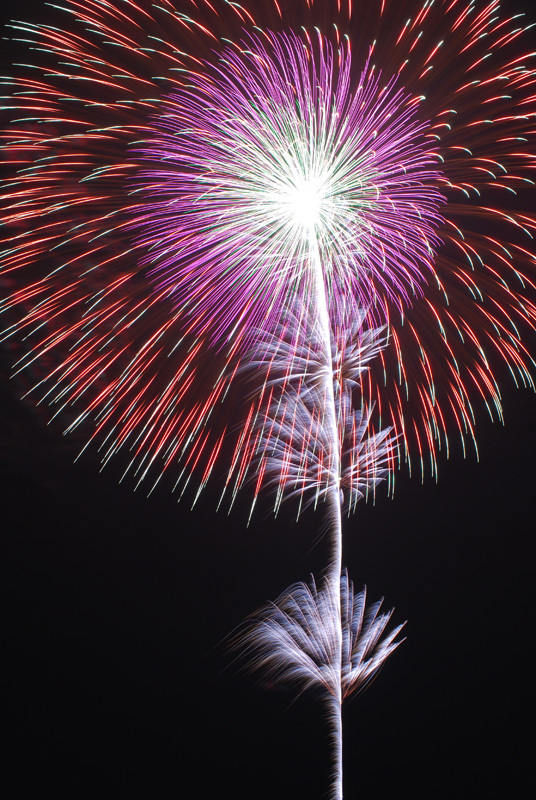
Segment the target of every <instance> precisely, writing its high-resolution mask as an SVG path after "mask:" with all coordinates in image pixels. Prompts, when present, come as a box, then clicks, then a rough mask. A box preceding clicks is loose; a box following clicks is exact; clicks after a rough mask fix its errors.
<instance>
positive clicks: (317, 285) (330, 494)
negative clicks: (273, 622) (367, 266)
mask: <svg viewBox="0 0 536 800" xmlns="http://www.w3.org/2000/svg"><path fill="white" fill-rule="evenodd" d="M307 236H308V240H309V246H310V254H311V267H312V272H313V276H314V297H315V301H316V302H315V308H314V312H313V313H316V316H317V319H318V327H319V330H320V332H321V345H322V350H323V353H322V361H323V362H324V363H325V366H326V368H325V370H324V376H325V377H324V385H323V387H322V394H323V396H324V407H323V414H324V426H325V431H326V436H327V439H328V441H329V443H330V447H329V459H330V461H329V476H330V477H329V484H328V487H327V498H326V500H327V507H328V516H329V533H328V536H329V538H330V554H329V560H328V564H327V567H326V570H325V575H326V586H327V588H328V592H329V596H330V604H331V606H332V609H333V610H332V618H333V622H334V639H335V641H334V649H333V656H332V670H333V679H334V685H333V690H332V692H331V693H329V694H328V695H327V703H328V715H329V720H330V723H331V728H332V729H331V740H332V758H333V763H332V783H331V798H332V800H342V687H341V682H342V680H341V679H342V675H341V660H342V621H341V570H342V519H341V491H342V490H341V453H340V439H339V426H338V424H337V417H338V414H337V409H336V406H335V386H334V377H335V376H334V369H333V353H332V345H331V340H332V332H331V324H330V319H329V310H328V300H327V292H326V283H325V278H324V273H323V270H322V263H321V259H320V251H319V247H318V239H317V235H316V231H315V227H314V222H312V223H310V225H309V226H308V231H307Z"/></svg>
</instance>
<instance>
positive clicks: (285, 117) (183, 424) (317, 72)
mask: <svg viewBox="0 0 536 800" xmlns="http://www.w3.org/2000/svg"><path fill="white" fill-rule="evenodd" d="M333 5H334V6H335V4H333ZM325 10H326V6H325V4H322V3H320V2H313V0H308V1H307V2H304V3H303V4H300V3H298V4H295V3H294V4H293V5H292V13H291V14H290V13H289V14H287V13H286V12H285V9H284V8H282V7H281V4H280V3H279V2H276V0H274V2H273V3H270V4H267V6H266V7H265V8H263V9H262V10H261V11H259V12H257V11H255V12H253V11H252V10H250V9H249V4H243V5H240V4H237V3H232V4H229V3H227V2H224V0H221V2H214V3H209V2H205V3H199V2H193V0H192V2H189V3H187V4H186V8H184V7H183V5H181V8H180V9H179V8H175V6H174V5H173V4H172V3H170V2H164V3H163V4H160V5H158V6H152V5H149V4H147V5H145V4H143V5H141V6H137V5H135V4H133V3H131V2H119V0H118V1H117V3H116V4H112V5H107V4H100V3H85V4H83V5H82V6H80V5H79V4H77V3H72V4H71V3H69V4H68V6H67V13H68V14H70V15H71V17H72V20H73V19H74V20H75V21H77V22H81V23H82V29H79V28H77V29H76V32H71V28H70V27H69V25H66V29H65V30H64V31H62V30H58V28H57V27H47V26H40V27H35V26H31V25H23V24H18V25H16V26H15V28H16V29H18V30H21V31H22V38H28V37H29V38H30V39H32V40H35V42H36V43H37V46H38V49H39V50H42V51H44V53H45V55H44V58H45V60H47V59H48V62H49V64H50V66H48V67H47V69H46V75H45V74H43V75H42V76H41V77H40V76H39V75H38V77H34V75H33V74H32V73H31V72H30V73H29V75H28V77H22V78H20V79H19V80H18V82H17V84H16V90H15V92H14V93H13V98H14V100H13V101H12V102H13V107H14V109H15V110H14V113H13V118H14V121H13V123H12V125H11V127H10V128H9V130H8V131H7V132H6V134H5V136H4V141H5V153H6V155H7V158H8V159H9V160H10V161H11V163H12V165H13V167H14V169H13V180H12V183H11V184H10V185H8V187H7V188H6V190H5V191H4V195H3V202H4V210H3V212H2V213H3V219H4V220H5V223H6V225H7V226H8V227H7V230H8V231H9V232H10V237H9V239H10V240H9V241H8V244H7V246H6V249H5V251H4V254H3V264H4V274H5V275H7V276H13V278H12V279H13V280H14V282H15V283H16V288H15V291H14V292H12V293H11V294H10V296H9V298H8V300H7V302H6V304H5V314H6V316H9V315H11V316H13V319H14V323H13V326H12V327H10V328H9V329H8V334H7V335H14V336H16V337H17V338H19V339H21V338H22V336H24V339H25V341H26V342H27V345H26V352H25V354H24V355H23V357H22V359H21V361H20V362H19V365H18V368H19V369H20V370H24V369H27V368H28V367H29V366H30V365H34V367H35V365H36V364H43V368H42V374H41V375H40V376H39V377H38V379H37V381H36V383H37V386H36V388H35V391H36V392H39V393H40V394H41V397H42V398H43V399H45V400H46V401H47V403H48V404H49V405H50V406H51V407H52V409H53V411H54V414H55V415H59V416H63V417H64V418H65V417H66V418H67V419H69V424H68V429H69V430H71V431H72V430H74V429H77V428H80V429H82V430H88V431H89V435H88V438H89V439H90V441H91V442H94V443H95V444H96V445H97V446H98V447H99V448H100V450H101V453H102V458H103V462H104V463H106V462H107V461H108V460H109V459H110V458H111V457H113V456H115V455H116V454H117V453H118V452H123V453H128V458H127V464H126V470H127V471H133V472H134V473H135V475H136V477H137V480H138V481H139V482H141V481H149V485H155V484H156V483H157V482H158V481H159V480H160V478H161V476H162V475H163V474H164V473H166V472H171V473H172V474H173V475H174V478H175V479H176V485H177V486H178V487H179V489H180V491H181V492H184V491H185V489H186V487H187V486H188V484H189V482H190V481H191V478H192V476H195V479H194V483H195V484H196V486H197V490H196V491H195V493H194V499H196V498H197V496H198V495H199V493H200V491H201V490H202V489H203V487H204V486H205V484H206V483H207V481H208V480H209V478H210V476H211V474H212V473H213V471H214V468H215V465H217V464H218V463H220V461H224V462H225V463H226V464H227V466H226V469H227V477H226V480H225V488H224V495H227V496H229V495H230V496H231V502H232V501H233V499H234V497H235V496H236V494H237V492H238V491H239V490H240V489H241V488H242V486H243V485H244V484H245V483H251V482H252V481H253V483H254V487H255V491H254V492H253V494H254V496H255V497H256V496H257V494H258V492H259V491H260V490H261V489H262V488H263V486H265V485H267V486H268V487H272V488H275V491H274V496H275V502H274V508H275V510H276V512H277V510H278V508H279V505H280V503H281V501H282V499H284V498H285V497H292V496H295V497H296V496H297V497H298V508H299V510H300V509H301V508H302V507H303V506H304V505H307V503H308V502H313V503H317V502H318V501H320V500H322V501H324V502H325V504H326V505H325V507H326V508H327V510H328V516H329V519H330V522H331V544H332V547H331V553H330V557H329V559H328V565H327V570H326V576H325V579H324V583H323V584H322V589H321V590H320V591H319V592H317V591H316V589H314V587H313V589H311V590H308V589H307V590H306V589H305V588H303V586H302V588H301V589H292V590H289V593H288V594H287V595H285V596H283V597H282V598H281V599H280V601H278V602H277V603H276V604H275V606H274V607H273V609H272V611H273V613H272V614H271V615H270V614H268V612H266V613H261V617H262V619H263V620H264V622H266V621H267V620H268V623H267V625H268V627H267V630H269V631H272V632H273V631H274V630H276V629H277V630H280V626H279V621H280V616H281V614H283V615H284V616H285V619H287V620H288V621H289V625H290V622H292V624H294V620H293V619H292V620H291V619H290V617H289V616H288V615H287V614H286V610H285V609H286V608H287V605H288V603H291V604H294V606H295V607H296V608H297V609H300V613H303V615H304V616H305V617H307V615H309V616H310V614H309V612H310V611H311V613H314V614H316V615H317V616H318V619H320V620H322V622H321V624H319V625H318V626H317V628H316V633H315V636H316V643H317V644H318V643H320V645H319V646H323V645H322V643H324V644H325V643H326V642H327V641H329V642H331V644H330V647H329V648H328V649H330V651H333V655H332V656H331V657H330V658H329V669H330V670H331V671H332V672H333V674H334V675H336V683H337V687H338V688H337V692H336V693H335V694H336V695H337V703H338V711H337V715H336V716H337V720H338V721H337V723H336V726H335V727H336V728H337V730H338V733H337V734H336V738H337V737H338V742H339V746H338V756H337V759H338V760H337V762H336V769H335V772H336V778H335V779H334V785H333V797H336V798H339V797H341V796H342V777H341V775H342V773H341V767H340V750H341V748H340V704H341V701H342V697H343V694H344V681H345V677H344V676H345V670H346V671H347V670H348V669H349V668H348V665H347V664H346V662H345V661H344V658H343V651H344V637H345V630H346V628H345V625H344V615H345V611H344V609H345V608H346V606H345V603H346V605H348V607H350V606H352V607H354V606H353V602H354V601H353V600H350V599H349V598H350V596H352V594H353V590H352V589H351V588H349V587H350V585H349V584H348V581H347V579H343V581H342V583H341V580H340V576H341V558H342V541H341V530H342V522H341V511H342V510H343V509H348V510H353V509H354V507H355V505H356V502H357V501H358V500H359V499H360V498H362V497H363V496H364V495H366V494H367V493H369V492H373V491H374V489H375V486H376V485H377V484H378V482H379V481H380V480H382V479H383V478H384V477H388V478H389V480H390V481H391V487H392V486H393V483H392V481H393V474H394V467H395V462H396V459H397V457H398V458H399V460H406V461H407V462H408V463H409V464H410V466H411V465H412V463H415V462H417V464H419V465H420V469H421V471H422V472H424V471H426V469H429V470H430V471H431V472H432V473H435V471H436V458H437V453H438V450H439V449H441V448H443V447H444V448H445V449H446V450H447V452H448V449H449V433H450V432H452V433H459V434H460V435H461V439H462V442H463V443H464V446H465V440H466V439H467V438H469V439H470V440H472V439H473V438H474V424H475V414H474V411H473V404H474V403H475V400H477V399H481V400H483V402H484V404H485V405H486V406H487V408H488V409H489V411H490V413H491V414H492V416H493V415H494V414H495V415H498V416H499V417H500V415H501V404H500V394H499V389H498V377H497V376H499V377H500V373H501V369H502V368H503V366H506V367H507V368H508V369H509V370H510V371H511V372H512V373H513V374H514V377H515V378H516V379H517V380H518V381H520V382H522V383H524V384H528V385H532V378H531V374H530V370H531V367H532V359H531V357H530V355H529V353H528V352H527V351H526V349H525V346H524V344H523V340H524V335H525V333H526V331H527V330H532V329H533V327H534V321H535V319H536V307H535V305H534V302H533V297H534V295H533V290H534V283H533V280H532V276H531V270H532V268H533V255H532V246H531V241H532V233H531V232H532V231H533V230H534V228H535V227H536V225H535V223H536V219H535V217H534V215H533V214H531V213H525V212H524V211H520V210H518V209H519V208H520V207H521V206H522V205H523V202H524V200H525V193H526V191H527V190H530V188H531V187H532V186H533V183H532V178H531V176H532V173H533V170H534V166H535V164H534V160H535V156H534V147H533V144H534V141H533V137H534V133H533V119H534V112H533V111H532V110H531V109H532V108H534V101H533V92H534V83H535V76H536V73H535V71H534V69H533V67H532V66H531V64H532V59H533V54H532V53H530V52H523V51H521V50H520V49H519V48H520V47H521V43H522V42H523V38H522V37H523V34H524V29H523V26H522V25H521V24H518V22H517V21H516V20H510V19H508V18H506V17H502V16H501V14H500V13H498V12H499V3H498V2H488V3H485V2H483V3H481V4H478V3H474V2H469V0H451V1H450V2H446V0H445V2H437V3H428V2H426V3H423V4H420V3H418V2H415V3H407V4H406V3H396V2H395V0H381V1H380V0H378V2H376V3H375V4H373V8H372V9H367V10H366V11H365V10H363V9H362V8H356V7H353V6H352V4H351V3H350V0H348V2H347V3H338V4H337V8H336V12H335V10H334V11H333V13H334V15H335V16H334V18H333V19H331V20H330V25H329V26H327V25H326V24H325V19H324V17H325V14H324V12H325ZM72 20H71V21H72ZM72 30H73V31H74V28H73V29H72ZM47 54H48V55H47ZM454 60H455V61H456V68H455V69H453V68H452V63H453V61H454ZM15 168H16V169H15ZM512 196H513V197H515V198H516V199H515V201H514V202H513V201H512V199H511V198H512ZM512 206H514V207H512ZM11 234H12V235H11ZM37 369H39V367H37ZM223 453H225V455H227V456H228V458H227V459H226V460H225V459H223V458H222V454H223ZM298 513H299V511H298ZM345 581H346V582H345ZM326 598H327V599H326ZM345 598H346V599H345ZM360 602H361V601H360ZM322 608H324V610H325V609H326V608H329V611H328V612H327V613H323V612H322V613H321V609H322ZM311 609H313V610H311ZM315 609H316V610H315ZM319 609H320V610H319ZM373 617H374V614H373ZM333 620H335V623H333ZM333 625H334V627H333ZM278 626H279V627H278ZM332 627H333V630H334V631H335V633H333V636H334V637H335V638H334V639H333V636H332V633H331V629H332ZM358 627H359V626H358ZM365 627H366V626H365ZM380 627H381V626H380ZM256 630H257V631H258V628H257V629H256ZM359 635H360V636H363V637H364V638H363V639H359V640H358V643H357V644H356V647H357V649H358V650H359V647H361V644H362V643H363V642H365V641H366V638H367V632H366V630H365V631H363V630H362V629H361V627H359ZM300 637H301V634H300V635H298V636H297V639H300ZM392 638H393V637H391V638H388V640H387V645H386V647H385V648H384V650H383V651H382V653H383V654H384V655H387V654H388V652H390V650H391V649H392V648H391V644H392ZM261 641H262V636H261ZM268 641H272V640H271V639H270V637H269V636H268V638H267V639H266V642H268ZM293 641H294V644H296V641H297V640H296V639H293ZM333 642H334V644H333ZM359 642H361V644H359ZM309 644H310V642H309ZM354 644H355V643H354ZM351 649H352V650H353V649H354V645H352V648H351ZM278 653H279V655H281V653H283V655H285V658H286V662H285V663H286V667H284V668H282V670H283V672H285V671H290V672H291V673H293V674H294V671H295V666H296V663H298V662H299V661H300V659H301V658H302V656H303V653H305V654H307V648H303V649H302V654H301V655H299V656H296V657H290V656H289V655H288V653H287V652H286V651H285V648H284V647H282V646H281V647H280V648H279V651H278ZM279 655H278V657H277V658H278V665H281V664H282V663H283V662H282V661H281V660H279ZM382 657H383V656H382ZM293 659H294V660H293ZM380 660H381V659H380ZM277 669H279V666H278V667H277ZM356 669H357V667H356ZM334 680H335V679H334ZM306 682H307V681H306ZM358 682H359V681H358Z"/></svg>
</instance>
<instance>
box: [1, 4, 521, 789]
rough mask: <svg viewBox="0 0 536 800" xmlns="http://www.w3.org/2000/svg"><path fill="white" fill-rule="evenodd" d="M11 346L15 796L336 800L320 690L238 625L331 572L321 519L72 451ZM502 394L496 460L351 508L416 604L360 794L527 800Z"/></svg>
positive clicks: (6, 534)
mask: <svg viewBox="0 0 536 800" xmlns="http://www.w3.org/2000/svg"><path fill="white" fill-rule="evenodd" d="M510 5H513V6H514V7H516V8H519V7H521V4H520V3H515V4H513V3H509V4H508V6H510ZM26 7H27V8H28V13H27V14H25V12H24V9H25V8H26ZM36 8H39V4H36V3H32V4H29V3H21V4H19V5H18V6H17V15H18V16H20V17H24V16H30V15H31V14H32V13H33V14H37V12H36V11H34V9H36ZM3 13H4V14H5V12H3ZM535 35H536V34H535ZM529 345H531V346H532V352H535V351H536V337H535V338H534V340H533V342H532V343H529ZM11 353H12V351H11V350H10V348H9V347H7V348H5V349H4V350H3V351H2V352H1V353H0V358H1V362H0V370H1V383H0V429H1V431H2V433H1V443H0V448H1V449H0V468H1V470H2V481H1V486H2V490H3V491H4V498H3V506H2V507H3V519H4V525H3V531H2V534H1V537H0V542H1V556H0V565H1V566H0V569H1V571H2V575H1V586H2V592H3V597H2V603H1V608H2V645H3V647H2V650H3V655H2V658H1V664H2V671H3V673H4V674H3V677H2V681H1V687H2V700H1V705H0V709H1V715H2V723H3V724H2V728H3V736H4V737H5V738H4V741H3V742H2V745H1V751H0V752H2V754H3V756H4V758H5V765H4V767H3V769H2V770H0V794H1V796H2V797H3V798H5V799H6V800H12V799H13V800H15V798H16V799H17V800H19V799H20V800H27V799H28V800H29V799H30V798H34V797H35V798H37V797H41V796H42V795H44V794H45V793H51V794H54V796H55V797H56V798H63V797H65V798H67V797H69V798H73V799H75V800H76V799H77V798H90V797H91V798H95V797H114V798H120V799H121V800H122V798H125V800H126V798H129V800H130V799H131V798H142V797H143V798H155V799H156V800H167V798H182V797H189V798H190V797H196V798H199V799H200V800H205V798H207V799H208V798H211V800H213V798H215V797H218V796H220V795H223V796H229V797H232V798H236V800H241V799H242V798H244V799H245V798H248V800H264V798H266V799H267V798H270V800H287V799H288V800H290V798H293V800H295V799H296V798H310V799H311V800H316V798H318V800H320V798H322V797H324V793H325V791H326V790H327V786H328V770H329V759H328V752H327V747H326V728H325V725H324V722H323V717H322V714H323V708H322V698H321V696H316V695H315V694H311V693H309V694H306V695H303V696H302V697H300V698H299V699H298V700H294V696H293V694H292V693H290V692H288V691H287V690H286V689H281V688H276V687H270V688H269V689H267V690H265V689H261V688H259V686H258V684H257V682H256V680H255V679H254V678H253V677H251V676H250V675H247V674H244V673H241V672H240V671H239V669H238V665H236V664H233V656H232V655H230V654H229V652H228V649H227V648H226V644H225V639H226V637H228V636H229V635H232V633H233V630H234V629H235V628H236V626H237V625H239V623H240V622H241V620H242V619H243V618H244V617H246V616H247V615H248V614H249V613H251V612H252V611H253V610H254V609H256V608H257V607H259V606H260V605H262V604H264V603H265V602H266V601H268V600H271V599H275V597H276V596H277V595H278V594H279V593H280V592H281V591H283V590H284V589H285V588H286V587H287V586H288V585H289V584H291V583H292V582H294V581H296V580H300V579H306V578H307V577H308V575H309V573H311V572H316V573H317V574H318V573H319V572H320V571H321V567H322V564H323V563H324V554H325V550H324V544H323V543H322V541H321V540H319V529H320V528H321V522H322V516H321V513H317V514H314V513H312V512H311V513H306V514H305V515H304V516H303V517H302V518H301V520H300V522H299V524H296V523H295V522H294V521H293V518H292V507H290V506H289V508H288V509H284V510H283V511H282V513H281V516H280V518H278V519H277V520H276V521H275V522H274V520H273V518H271V517H270V516H269V510H268V508H269V507H268V505H265V506H261V507H260V508H259V510H258V512H257V513H256V514H255V516H254V518H253V521H252V523H251V524H250V526H249V527H246V524H245V517H246V503H247V498H245V499H244V501H243V503H244V506H243V507H239V508H238V509H237V510H236V511H234V512H233V513H232V514H231V515H230V516H227V514H226V513H225V512H223V511H220V512H217V513H216V512H215V505H216V502H217V496H218V492H217V489H218V486H217V480H216V481H215V487H214V489H213V491H212V492H211V491H207V493H206V494H205V495H202V498H201V501H200V503H199V505H198V506H197V507H196V508H195V509H194V510H193V511H191V510H190V508H189V505H188V503H183V504H178V503H177V501H176V499H175V498H173V497H172V496H171V495H170V492H169V491H168V489H169V487H168V486H166V485H163V486H162V487H161V488H159V489H158V490H157V491H156V492H155V493H154V494H153V495H152V496H151V497H149V498H147V497H146V496H145V495H144V493H143V490H141V491H139V492H137V493H134V492H133V485H132V482H129V481H126V482H124V483H122V484H120V485H119V484H118V478H119V475H120V472H121V465H120V464H113V465H112V466H111V467H110V468H108V469H106V470H105V471H104V472H103V473H99V466H98V463H97V462H96V459H95V458H94V457H93V456H92V455H88V456H86V457H83V458H82V459H80V460H79V461H78V462H77V463H76V464H73V460H74V458H75V457H76V454H77V452H78V450H79V449H80V446H81V441H80V440H78V439H76V437H74V438H72V439H66V438H64V437H62V436H61V425H56V426H54V425H52V426H48V427H47V426H46V425H45V423H44V416H43V414H42V413H41V412H40V411H39V410H37V409H35V408H34V407H33V405H32V403H31V402H30V401H29V400H26V401H24V402H21V401H20V400H19V399H18V398H19V396H20V394H21V393H22V391H23V389H24V386H23V385H22V384H21V383H20V382H19V383H17V382H15V381H13V380H11V381H9V380H8V374H9V362H10V359H11ZM503 388H504V395H503V400H504V410H505V420H506V424H505V426H504V427H503V426H501V425H500V424H499V423H495V424H491V423H490V422H489V421H488V420H487V419H486V418H485V415H484V413H481V415H480V418H479V425H478V429H477V430H478V434H479V449H480V463H477V462H476V459H475V458H474V456H472V455H469V457H468V458H467V460H463V458H462V457H461V455H460V453H459V452H458V451H457V450H456V451H455V453H454V454H453V456H452V458H451V459H450V460H449V461H446V460H442V461H440V465H439V482H438V483H437V484H436V483H435V482H434V481H433V480H432V479H431V478H428V479H426V480H425V481H424V484H421V483H420V481H419V480H418V479H414V480H411V479H410V478H409V477H408V476H407V474H406V473H400V475H399V476H398V477H397V489H396V492H395V495H394V499H391V498H388V497H387V495H386V492H385V491H380V492H379V493H378V497H377V500H376V505H375V506H374V505H372V504H368V505H365V504H363V505H361V507H359V508H358V513H357V514H356V515H355V516H353V517H351V518H350V519H349V520H347V521H346V539H345V557H344V561H345V564H346V565H347V566H348V568H349V571H350V576H351V578H352V579H353V580H354V582H355V584H356V586H357V587H361V586H362V585H363V584H365V583H366V584H367V586H368V590H369V597H370V599H371V600H375V599H378V598H379V597H381V596H385V604H386V607H388V608H390V607H391V606H395V608H396V611H395V614H394V617H393V621H394V622H395V623H398V622H402V621H403V620H404V619H407V620H408V623H407V626H406V636H407V640H406V641H405V642H404V644H403V645H402V646H401V647H400V648H399V649H398V650H397V652H396V653H395V654H394V655H393V656H392V657H391V658H390V660H389V661H388V662H387V664H386V666H385V667H384V668H383V670H382V671H381V673H380V674H379V675H378V677H377V678H376V680H375V681H374V682H373V683H372V685H371V686H370V687H369V688H368V689H367V690H366V691H365V692H364V693H362V694H360V695H358V696H357V697H356V698H355V699H354V700H353V701H352V702H350V703H349V704H348V705H347V706H346V707H345V709H344V712H343V713H344V722H345V742H344V748H345V764H344V767H345V797H346V798H348V800H350V798H352V800H353V798H368V797H374V798H377V800H382V798H392V797H399V796H407V795H411V796H413V797H415V798H445V800H446V799H447V798H449V799H450V798H452V797H462V798H473V797H475V798H478V797H486V798H489V797H499V796H501V797H511V798H517V797H520V798H521V797H525V796H528V787H529V786H530V785H531V782H533V780H534V769H533V766H532V764H531V757H532V748H531V747H530V745H531V741H530V738H531V733H532V731H531V728H532V725H531V723H532V718H533V712H534V707H533V706H532V704H531V689H532V675H533V666H532V655H533V650H534V645H533V641H532V640H533V630H534V622H535V620H534V602H533V582H534V578H533V565H534V561H533V555H534V545H533V537H534V522H533V519H534V507H535V502H536V498H535V491H534V482H535V479H536V466H535V463H534V458H535V456H534V454H535V453H536V396H535V395H534V394H533V393H532V392H531V391H528V390H516V389H515V388H514V387H513V386H512V385H510V384H508V383H503ZM527 729H528V732H527ZM192 782H193V788H191V784H192ZM532 785H533V784H532Z"/></svg>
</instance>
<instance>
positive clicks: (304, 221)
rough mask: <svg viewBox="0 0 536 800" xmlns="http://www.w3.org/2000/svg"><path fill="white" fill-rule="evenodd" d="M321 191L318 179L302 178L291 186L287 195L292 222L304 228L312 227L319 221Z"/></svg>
mask: <svg viewBox="0 0 536 800" xmlns="http://www.w3.org/2000/svg"><path fill="white" fill-rule="evenodd" d="M322 200H323V193H322V187H321V184H320V181H319V180H318V179H312V180H303V181H301V182H300V183H298V185H297V186H295V187H293V188H292V189H291V190H290V192H289V196H288V203H289V206H290V209H289V210H290V212H291V214H292V218H293V220H294V223H295V224H296V225H298V226H300V227H302V228H305V229H306V230H312V229H314V228H315V227H316V226H317V225H318V223H319V222H320V215H321V211H322Z"/></svg>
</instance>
